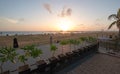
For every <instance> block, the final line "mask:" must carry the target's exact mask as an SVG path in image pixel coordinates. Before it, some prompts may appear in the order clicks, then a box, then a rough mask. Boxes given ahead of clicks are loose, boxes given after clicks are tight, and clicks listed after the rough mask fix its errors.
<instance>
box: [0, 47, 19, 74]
mask: <svg viewBox="0 0 120 74" xmlns="http://www.w3.org/2000/svg"><path fill="white" fill-rule="evenodd" d="M17 55H18V54H17V53H16V49H14V48H11V47H10V48H7V47H5V48H0V70H1V73H0V74H2V73H3V64H4V63H5V62H7V61H11V62H12V63H16V62H15V59H16V57H17Z"/></svg>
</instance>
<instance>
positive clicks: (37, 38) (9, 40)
mask: <svg viewBox="0 0 120 74" xmlns="http://www.w3.org/2000/svg"><path fill="white" fill-rule="evenodd" d="M116 34H117V33H116V32H88V33H66V34H63V33H58V34H39V35H17V36H0V47H5V46H7V47H13V38H14V37H16V38H17V40H18V44H19V47H23V46H25V45H30V44H34V45H41V44H49V43H50V36H52V37H53V42H56V41H57V40H59V41H60V40H63V39H71V38H73V39H78V38H79V37H81V36H93V37H96V38H97V37H102V36H105V37H108V36H109V35H113V36H114V35H116Z"/></svg>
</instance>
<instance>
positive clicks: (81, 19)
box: [0, 0, 120, 31]
mask: <svg viewBox="0 0 120 74" xmlns="http://www.w3.org/2000/svg"><path fill="white" fill-rule="evenodd" d="M118 8H120V0H0V31H56V30H77V31H86V30H87V31H88V30H102V29H104V30H107V27H108V26H109V24H110V23H111V22H112V21H113V20H111V21H110V20H108V19H107V18H108V16H109V15H110V14H116V13H117V10H118ZM111 30H117V28H116V26H114V27H113V28H112V29H111Z"/></svg>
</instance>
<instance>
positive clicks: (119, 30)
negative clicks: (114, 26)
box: [118, 29, 120, 40]
mask: <svg viewBox="0 0 120 74" xmlns="http://www.w3.org/2000/svg"><path fill="white" fill-rule="evenodd" d="M118 37H119V40H120V29H119V35H118Z"/></svg>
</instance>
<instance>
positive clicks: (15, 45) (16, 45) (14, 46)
mask: <svg viewBox="0 0 120 74" xmlns="http://www.w3.org/2000/svg"><path fill="white" fill-rule="evenodd" d="M18 47H19V46H18V41H17V38H14V39H13V48H18Z"/></svg>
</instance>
